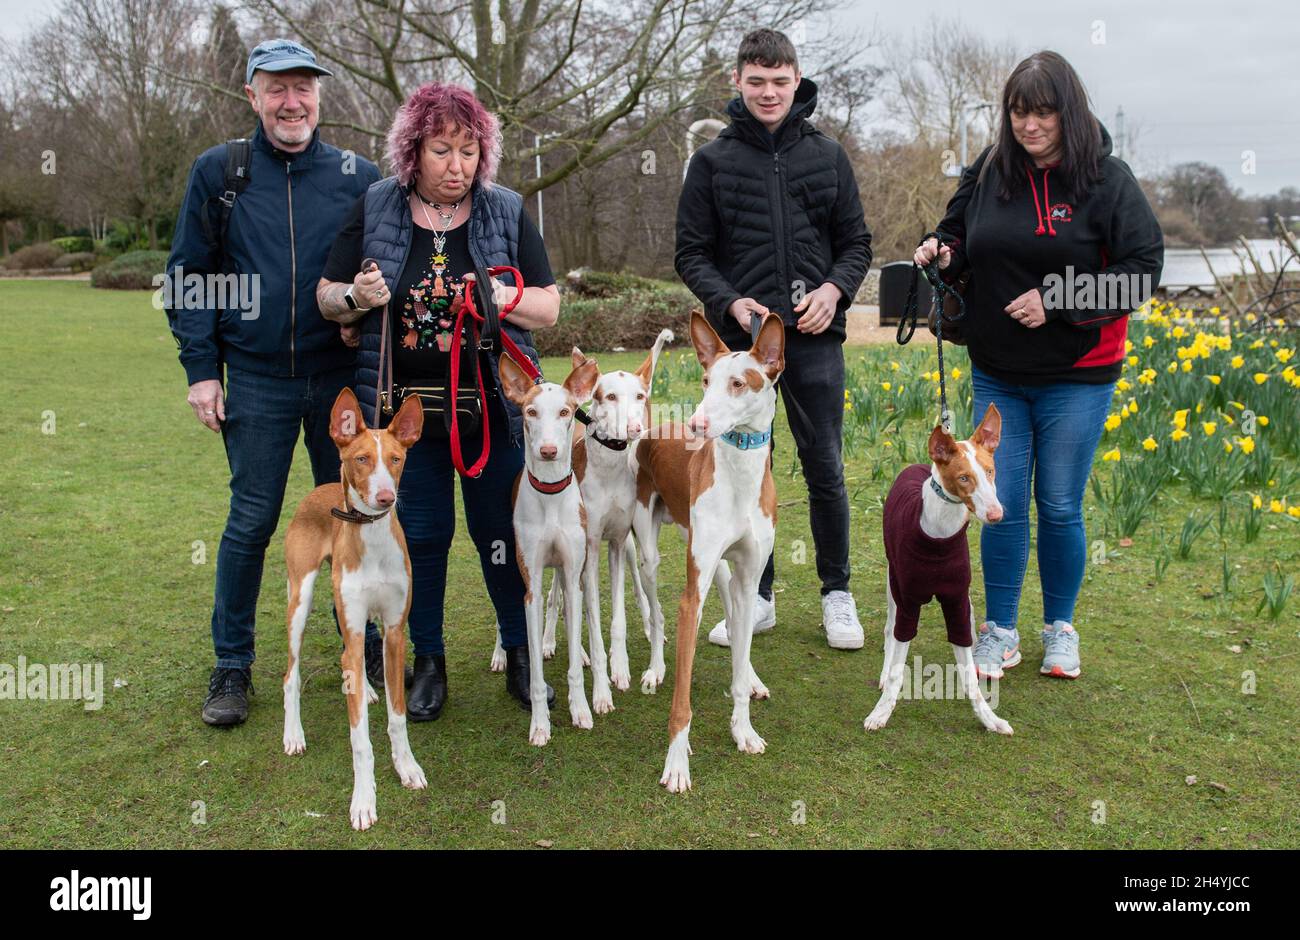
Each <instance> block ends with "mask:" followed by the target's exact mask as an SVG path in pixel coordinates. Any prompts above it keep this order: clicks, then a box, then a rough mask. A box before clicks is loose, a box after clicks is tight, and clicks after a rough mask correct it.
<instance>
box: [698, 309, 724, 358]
mask: <svg viewBox="0 0 1300 940" xmlns="http://www.w3.org/2000/svg"><path fill="white" fill-rule="evenodd" d="M691 345H692V346H694V347H695V356H696V358H697V359H699V360H700V365H702V366H703V367H704V371H705V372H707V371H709V367H710V366H712V365H713V363H714V361H715V360H716V359H717V358H718V357H719V356H725V355H726V354H727V353H729V352H731V350H730V349H728V348H727V344H726V343H724V342H723V341H722V339H721V338H720V337H719V336H718V333H717V331H716V330H714V329H713V327H712V326H711V325H710V324H709V321H708V320H706V319H705V317H704V313H703V311H701V310H698V309H696V310H692V311H691Z"/></svg>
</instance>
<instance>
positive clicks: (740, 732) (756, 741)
mask: <svg viewBox="0 0 1300 940" xmlns="http://www.w3.org/2000/svg"><path fill="white" fill-rule="evenodd" d="M731 737H732V739H733V740H734V741H735V742H736V750H738V751H743V752H745V753H746V754H762V753H763V751H765V750H767V742H766V741H764V740H763V739H762V738H760V737H759V736H758V732H757V731H755V730H754V726H753V725H751V724H750V723H749V721H748V719H747V720H745V721H741V722H734V721H733V722H732V724H731Z"/></svg>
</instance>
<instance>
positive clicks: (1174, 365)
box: [1165, 362, 1178, 372]
mask: <svg viewBox="0 0 1300 940" xmlns="http://www.w3.org/2000/svg"><path fill="white" fill-rule="evenodd" d="M1165 371H1166V372H1177V371H1178V363H1176V362H1171V363H1169V368H1168V369H1166V370H1165Z"/></svg>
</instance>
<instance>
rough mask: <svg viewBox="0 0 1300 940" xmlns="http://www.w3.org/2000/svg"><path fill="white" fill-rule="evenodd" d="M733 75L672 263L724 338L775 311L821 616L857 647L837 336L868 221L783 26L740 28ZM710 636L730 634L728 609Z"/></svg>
mask: <svg viewBox="0 0 1300 940" xmlns="http://www.w3.org/2000/svg"><path fill="white" fill-rule="evenodd" d="M732 81H733V83H734V84H735V85H736V89H737V90H738V91H739V93H740V97H738V98H735V99H733V100H732V101H731V103H730V104H729V105H728V106H727V114H728V116H729V117H730V118H731V124H730V126H729V127H727V128H725V129H724V130H723V131H722V132H721V133H720V134H719V135H718V138H717V139H716V140H714V141H711V142H710V143H708V144H706V145H705V146H703V147H701V148H700V149H699V151H698V152H697V153H695V155H694V156H693V157H692V158H691V161H690V164H689V166H688V169H687V172H686V180H685V182H684V184H683V186H682V194H681V199H680V201H679V202H678V204H677V252H676V257H675V266H676V268H677V273H678V275H679V276H680V277H681V279H682V281H683V282H685V284H686V286H687V287H689V288H690V289H691V292H692V293H693V294H695V296H696V297H698V298H699V300H700V302H701V303H702V304H703V305H704V311H705V314H706V316H707V317H708V318H709V321H710V322H711V323H712V324H713V326H714V328H715V329H717V331H718V334H719V336H721V338H722V340H723V342H725V343H726V344H727V345H728V346H729V347H731V348H733V349H746V348H748V347H749V342H750V318H751V316H757V317H761V316H762V315H763V314H764V313H767V312H772V313H776V314H779V315H780V316H781V319H782V320H783V321H784V323H785V326H786V343H785V373H784V374H783V375H782V377H781V390H782V394H783V396H784V397H785V401H786V413H787V416H788V417H789V419H790V422H791V426H792V430H793V431H794V436H795V440H796V444H797V449H798V453H799V460H800V462H801V463H802V464H803V473H804V479H805V480H806V481H807V483H808V508H809V516H810V519H811V523H812V535H813V543H814V546H815V549H816V555H817V575H818V577H819V578H820V579H821V583H822V624H823V627H824V628H825V630H826V638H827V642H828V643H829V644H830V646H831V647H833V648H835V649H860V648H861V647H862V641H863V636H862V625H861V624H860V623H859V622H858V615H857V610H856V607H855V605H854V602H853V596H852V594H850V593H849V501H848V494H847V492H846V490H845V487H844V464H843V461H842V459H841V449H842V436H841V435H842V425H843V418H844V351H843V343H844V338H845V311H846V310H847V309H848V306H849V304H850V303H852V301H853V295H854V294H855V293H856V292H857V289H858V287H859V285H860V284H861V283H862V279H863V278H864V277H866V274H867V268H868V267H869V266H870V264H871V233H870V231H868V230H867V226H866V223H865V221H864V220H863V216H862V201H861V199H860V198H859V196H858V186H857V182H856V181H855V180H854V178H853V168H852V167H851V166H850V164H849V159H848V155H847V154H846V153H845V152H844V148H843V147H841V146H840V145H839V144H838V143H837V142H836V141H834V140H831V139H830V138H829V137H827V136H826V135H825V134H823V133H821V132H820V131H818V130H817V129H816V128H815V127H813V126H812V125H811V124H809V123H808V118H809V117H810V116H811V115H812V113H813V109H814V108H815V107H816V104H817V86H816V85H815V84H813V83H812V82H811V81H809V80H808V79H806V78H802V77H801V75H800V72H799V64H798V60H797V57H796V55H795V49H794V46H793V45H792V44H791V42H790V40H789V39H788V38H787V37H786V36H785V35H784V34H782V33H779V32H777V31H775V30H771V29H759V30H755V31H753V32H751V33H749V34H748V35H746V36H745V38H744V39H743V40H742V42H741V44H740V51H739V54H738V55H737V57H736V68H735V70H734V71H733V72H732ZM792 400H793V402H794V403H795V406H792ZM801 412H802V417H801ZM805 419H806V420H805ZM773 577H774V567H773V563H772V559H771V558H769V559H768V563H767V568H766V570H765V571H764V572H763V577H762V579H761V580H760V582H759V600H758V603H757V604H756V605H755V608H754V632H755V633H760V632H762V631H764V630H769V629H771V628H772V626H774V625H775V623H776V607H775V604H774V602H773V600H772V580H773ZM709 640H710V642H713V643H716V644H718V645H719V646H726V645H727V631H726V623H725V621H724V622H722V623H719V624H718V625H717V626H716V627H714V629H713V630H712V631H711V632H710V633H709Z"/></svg>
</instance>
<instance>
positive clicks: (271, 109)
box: [167, 39, 382, 725]
mask: <svg viewBox="0 0 1300 940" xmlns="http://www.w3.org/2000/svg"><path fill="white" fill-rule="evenodd" d="M329 74H330V72H329V70H327V69H325V68H323V67H322V66H320V65H318V64H317V63H316V57H315V55H313V54H312V53H311V51H310V50H308V49H306V48H304V47H303V46H301V45H299V44H298V43H296V42H292V41H290V40H287V39H272V40H268V41H267V42H263V43H261V44H260V45H259V46H257V48H255V49H254V50H253V51H252V53H251V54H250V55H249V57H248V68H247V71H246V73H245V80H246V82H247V84H245V85H244V93H245V94H246V95H247V96H248V101H249V104H251V105H252V108H253V112H254V113H255V114H256V115H257V117H258V124H257V128H256V130H255V131H254V132H253V136H252V138H251V141H250V142H249V143H248V144H247V149H245V146H244V145H243V143H242V142H237V141H229V142H227V143H225V144H220V145H218V146H216V147H213V148H211V149H209V150H207V151H205V152H204V153H203V154H201V155H200V156H199V157H198V159H197V160H195V161H194V166H193V168H192V169H191V171H190V178H189V185H188V188H187V189H186V192H185V200H184V202H183V203H182V205H181V211H180V217H179V218H178V219H177V223H176V234H175V236H174V238H173V241H172V251H171V257H170V258H169V259H168V262H167V273H168V277H169V279H170V284H171V285H172V287H173V289H172V290H171V291H170V292H169V293H170V294H171V302H170V304H169V306H168V310H167V315H168V320H169V322H170V325H171V329H172V333H173V334H174V335H175V337H176V341H177V344H178V345H179V346H180V360H181V364H182V365H183V366H184V367H185V375H186V379H187V381H188V383H189V398H188V402H189V405H190V407H191V408H193V409H194V417H195V418H196V419H197V420H198V421H199V423H200V424H202V425H203V426H204V427H206V428H210V429H211V430H213V431H217V432H220V433H221V437H222V440H223V442H224V444H225V448H226V458H227V460H228V462H229V464H230V474H231V476H230V514H229V516H228V517H227V519H226V528H225V532H224V534H223V535H222V537H221V548H220V550H219V552H218V554H217V570H216V591H215V598H214V603H213V610H212V643H213V647H214V649H215V652H216V667H215V668H214V669H213V670H212V675H211V678H210V680H209V686H208V693H207V696H206V698H205V699H204V702H203V720H204V721H205V722H207V723H208V724H210V725H236V724H239V723H241V722H243V721H244V719H245V718H247V716H248V692H249V691H250V690H251V685H252V669H251V667H252V663H253V658H254V654H253V626H254V617H255V613H256V609H257V596H258V591H259V589H260V587H261V582H262V564H263V560H264V558H265V555H266V548H267V545H268V544H269V542H270V540H271V536H272V535H273V534H274V533H275V529H276V524H277V522H278V521H279V518H280V507H281V504H282V502H283V500H284V490H285V484H286V482H287V480H288V477H289V467H290V464H291V463H292V460H293V452H294V449H295V448H296V446H297V444H298V438H299V433H300V429H301V432H302V434H303V436H304V437H305V443H306V447H307V454H308V456H309V457H310V459H311V469H312V476H313V477H314V478H315V481H316V484H317V485H320V484H322V483H329V482H333V481H336V480H338V479H339V458H338V449H337V448H336V447H335V445H334V443H333V441H331V440H330V436H329V418H330V409H331V407H332V406H333V404H334V399H335V398H336V397H337V396H338V393H339V391H340V389H342V388H343V387H344V386H345V385H348V384H349V383H350V382H351V380H352V376H353V369H354V366H353V360H354V358H355V353H354V351H353V350H352V349H351V348H349V346H348V345H347V344H346V343H345V342H344V340H343V337H342V336H341V335H340V330H339V327H338V326H337V325H336V324H334V323H331V322H330V321H328V320H326V319H324V318H323V317H322V316H321V314H320V310H319V309H318V308H317V306H316V283H317V281H318V280H319V279H320V275H321V270H322V269H323V268H324V266H325V258H326V256H327V255H328V254H329V249H330V244H331V243H332V242H333V240H334V236H335V235H336V234H337V233H338V230H339V228H340V227H341V225H342V222H343V219H344V217H345V216H346V215H347V212H348V210H349V208H351V206H352V205H353V204H354V203H355V202H356V201H357V197H359V196H360V195H361V194H362V193H364V192H365V191H366V188H367V187H368V186H369V185H370V184H371V183H373V182H375V181H376V180H378V179H379V170H378V168H377V167H376V166H375V165H374V164H373V163H371V162H370V161H369V160H366V159H364V158H362V157H358V156H356V155H354V154H351V153H348V152H345V151H341V150H339V149H338V148H337V147H332V146H330V145H329V144H327V143H325V142H324V141H322V140H321V139H320V136H319V134H318V133H317V130H316V122H317V118H318V110H317V109H318V105H319V102H320V76H322V75H329ZM245 154H246V159H242V158H243V157H244V155H245ZM196 274H197V275H200V276H201V277H202V278H204V279H207V280H208V281H212V282H213V283H216V282H217V280H218V279H221V283H222V285H223V288H224V289H222V290H220V291H213V290H206V291H203V292H198V291H190V290H188V289H186V290H181V285H182V284H184V285H186V286H187V288H188V285H190V284H192V283H194V278H193V277H192V275H196ZM230 275H235V277H233V278H232V277H230ZM232 283H233V284H236V285H238V286H237V290H236V294H237V295H238V296H236V297H231V296H229V293H230V292H229V289H228V288H229V285H230V284H232ZM200 294H203V295H205V296H200ZM214 297H216V298H223V303H222V305H221V306H213V305H211V303H212V299H213V298H214ZM191 298H193V300H191ZM223 367H224V379H225V385H224V387H223V384H222V379H223ZM367 640H368V642H367V644H366V659H367V663H366V666H367V672H368V673H369V672H371V667H372V664H373V663H378V664H380V665H379V669H380V671H379V675H378V681H376V680H375V678H374V677H372V683H374V684H375V685H379V684H380V682H382V652H381V650H382V644H381V642H380V640H379V635H378V633H377V632H375V630H374V627H373V626H371V627H370V628H369V630H368V634H367Z"/></svg>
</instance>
